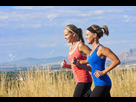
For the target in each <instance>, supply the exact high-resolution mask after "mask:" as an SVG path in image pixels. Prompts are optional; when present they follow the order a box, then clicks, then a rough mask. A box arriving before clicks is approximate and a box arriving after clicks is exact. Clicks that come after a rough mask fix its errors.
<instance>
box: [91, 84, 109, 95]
mask: <svg viewBox="0 0 136 102" xmlns="http://www.w3.org/2000/svg"><path fill="white" fill-rule="evenodd" d="M110 89H111V85H110V86H96V87H95V88H94V90H93V92H92V93H91V96H90V97H111V95H110Z"/></svg>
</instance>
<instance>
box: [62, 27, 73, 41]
mask: <svg viewBox="0 0 136 102" xmlns="http://www.w3.org/2000/svg"><path fill="white" fill-rule="evenodd" d="M64 36H65V39H66V40H67V42H68V43H72V41H73V34H72V33H71V32H70V31H69V30H67V29H64Z"/></svg>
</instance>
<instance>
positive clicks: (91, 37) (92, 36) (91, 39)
mask: <svg viewBox="0 0 136 102" xmlns="http://www.w3.org/2000/svg"><path fill="white" fill-rule="evenodd" d="M95 37H96V36H95V34H93V33H91V32H90V31H89V30H86V39H87V42H88V44H93V43H94V39H95Z"/></svg>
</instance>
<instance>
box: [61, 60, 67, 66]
mask: <svg viewBox="0 0 136 102" xmlns="http://www.w3.org/2000/svg"><path fill="white" fill-rule="evenodd" d="M67 65H68V64H67V62H66V61H65V60H64V59H63V62H62V63H61V68H67Z"/></svg>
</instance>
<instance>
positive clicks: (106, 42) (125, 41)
mask: <svg viewBox="0 0 136 102" xmlns="http://www.w3.org/2000/svg"><path fill="white" fill-rule="evenodd" d="M127 42H128V41H127V40H116V41H112V40H111V41H102V44H108V45H110V44H120V43H127Z"/></svg>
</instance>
